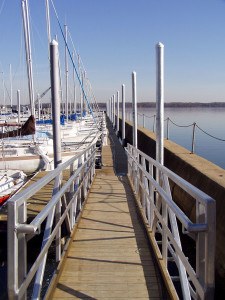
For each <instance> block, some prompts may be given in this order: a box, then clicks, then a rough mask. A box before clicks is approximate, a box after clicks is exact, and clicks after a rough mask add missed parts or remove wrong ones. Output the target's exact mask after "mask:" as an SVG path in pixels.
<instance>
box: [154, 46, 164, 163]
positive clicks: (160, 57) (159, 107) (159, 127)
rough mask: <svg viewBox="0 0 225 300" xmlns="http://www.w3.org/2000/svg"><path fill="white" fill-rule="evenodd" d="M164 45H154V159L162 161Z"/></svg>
mask: <svg viewBox="0 0 225 300" xmlns="http://www.w3.org/2000/svg"><path fill="white" fill-rule="evenodd" d="M163 137H164V45H163V44H162V43H158V44H157V45H156V160H157V161H158V162H159V163H160V164H162V165H163V163H164V155H163V154H164V153H163V150H164V143H163Z"/></svg>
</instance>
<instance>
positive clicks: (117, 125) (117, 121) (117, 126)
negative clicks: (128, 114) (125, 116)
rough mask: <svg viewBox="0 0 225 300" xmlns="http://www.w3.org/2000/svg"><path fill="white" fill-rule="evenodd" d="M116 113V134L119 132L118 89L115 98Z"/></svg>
mask: <svg viewBox="0 0 225 300" xmlns="http://www.w3.org/2000/svg"><path fill="white" fill-rule="evenodd" d="M116 101H117V102H116V104H117V105H116V107H117V109H116V113H117V118H116V134H117V135H118V134H119V126H120V122H119V120H120V119H119V118H120V109H119V91H117V99H116Z"/></svg>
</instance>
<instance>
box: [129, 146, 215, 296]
mask: <svg viewBox="0 0 225 300" xmlns="http://www.w3.org/2000/svg"><path fill="white" fill-rule="evenodd" d="M126 152H127V154H128V174H129V178H130V182H131V184H132V185H133V187H134V190H135V193H136V196H137V199H138V203H139V205H140V207H141V209H142V212H143V215H144V218H145V222H146V224H148V228H149V232H150V233H151V234H150V236H151V237H152V243H153V245H154V247H155V248H154V247H153V248H154V249H157V250H156V252H157V253H160V257H159V256H158V258H159V259H160V260H161V261H162V262H163V265H164V269H165V270H166V272H167V274H169V276H170V281H171V283H172V284H173V285H174V283H173V279H177V278H178V279H179V283H180V286H181V291H182V297H183V299H213V295H214V286H215V280H214V266H215V236H216V203H215V200H214V199H212V198H211V197H210V196H208V195H206V194H205V193H204V192H202V191H200V190H199V189H198V188H196V187H194V186H193V185H191V184H190V183H188V182H187V181H185V180H184V179H183V178H181V177H180V176H178V175H177V174H175V173H173V172H172V171H171V170H169V169H167V168H166V167H164V166H163V165H161V164H159V163H158V162H157V161H155V160H154V159H152V158H151V157H149V156H147V155H146V154H145V153H143V152H141V151H140V150H138V149H136V148H135V147H133V146H132V145H130V144H128V146H127V148H126ZM156 178H157V179H156ZM171 183H173V184H175V185H177V186H179V187H180V188H181V189H182V190H184V191H185V192H186V193H188V194H189V195H190V196H191V197H192V198H193V200H194V201H195V205H196V216H195V217H196V221H195V222H193V221H191V220H190V219H189V217H188V216H186V215H185V213H184V212H183V211H182V209H181V208H180V207H178V205H177V204H176V203H175V202H174V201H173V198H172V193H171V190H170V184H171ZM178 220H179V221H180V222H181V224H182V232H180V231H181V230H180V231H179V230H178V223H177V221H178ZM180 234H186V235H189V236H190V237H192V238H194V240H195V242H196V266H195V265H194V264H193V263H192V262H189V260H188V258H186V256H185V254H184V253H183V251H182V244H181V240H180ZM193 251H194V249H193ZM171 260H172V261H171ZM168 261H170V265H168ZM172 262H173V264H174V265H176V268H177V270H178V272H177V273H178V276H175V278H174V276H172V275H170V274H172V272H171V268H170V266H171V263H172ZM173 272H174V269H173ZM177 297H178V295H177Z"/></svg>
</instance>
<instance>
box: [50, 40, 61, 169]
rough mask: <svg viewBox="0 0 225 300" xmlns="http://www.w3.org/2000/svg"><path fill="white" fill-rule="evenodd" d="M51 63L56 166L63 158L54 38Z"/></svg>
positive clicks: (56, 53)
mask: <svg viewBox="0 0 225 300" xmlns="http://www.w3.org/2000/svg"><path fill="white" fill-rule="evenodd" d="M50 63H51V92H52V111H53V147H54V167H55V168H57V166H58V165H59V164H60V163H61V162H62V158H61V134H60V99H59V64H58V43H57V42H56V41H55V40H53V41H52V43H51V44H50Z"/></svg>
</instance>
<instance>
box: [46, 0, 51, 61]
mask: <svg viewBox="0 0 225 300" xmlns="http://www.w3.org/2000/svg"><path fill="white" fill-rule="evenodd" d="M45 6H46V21H47V33H48V49H49V51H50V43H51V27H50V14H49V1H48V0H45ZM49 59H50V58H49Z"/></svg>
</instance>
